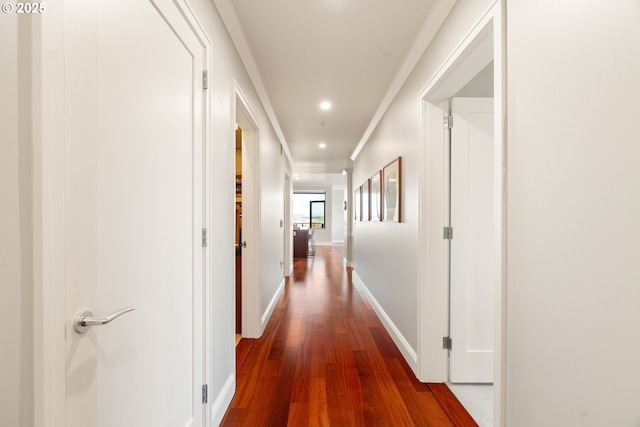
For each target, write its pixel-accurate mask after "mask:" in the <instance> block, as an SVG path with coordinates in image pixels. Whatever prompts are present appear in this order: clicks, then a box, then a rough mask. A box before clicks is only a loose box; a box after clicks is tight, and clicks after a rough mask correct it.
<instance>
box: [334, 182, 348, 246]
mask: <svg viewBox="0 0 640 427" xmlns="http://www.w3.org/2000/svg"><path fill="white" fill-rule="evenodd" d="M344 233H345V223H344V188H343V187H338V186H335V185H334V186H333V187H331V243H344Z"/></svg>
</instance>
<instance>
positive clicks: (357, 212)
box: [353, 187, 362, 221]
mask: <svg viewBox="0 0 640 427" xmlns="http://www.w3.org/2000/svg"><path fill="white" fill-rule="evenodd" d="M361 192H362V187H358V188H356V190H355V192H354V194H353V213H354V219H355V220H356V221H362V210H361V209H360V206H361V205H362V197H361Z"/></svg>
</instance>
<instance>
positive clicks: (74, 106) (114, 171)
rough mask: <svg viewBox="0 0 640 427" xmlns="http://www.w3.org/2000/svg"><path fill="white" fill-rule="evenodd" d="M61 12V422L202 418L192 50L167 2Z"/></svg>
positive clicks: (84, 3)
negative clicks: (80, 328) (85, 319)
mask: <svg viewBox="0 0 640 427" xmlns="http://www.w3.org/2000/svg"><path fill="white" fill-rule="evenodd" d="M64 20H65V27H64V36H65V39H64V49H65V51H64V56H65V70H64V75H65V81H64V85H65V118H66V122H65V200H64V203H65V207H64V213H65V242H64V243H65V251H66V254H65V259H66V266H65V268H66V290H67V292H66V312H67V319H68V323H67V332H66V341H67V355H66V360H67V366H66V367H67V370H66V419H67V421H66V425H67V426H68V427H88V426H98V427H128V426H130V427H141V426H154V427H160V426H166V427H177V426H180V427H183V426H202V425H203V405H202V403H201V401H202V398H201V393H202V391H201V390H202V384H203V363H204V358H203V302H204V299H203V289H204V288H203V269H204V264H203V248H202V242H201V232H202V231H201V230H202V224H203V206H204V205H203V167H202V162H203V134H204V133H203V100H204V96H203V89H202V72H203V70H204V65H205V64H204V49H203V46H202V44H201V43H200V42H199V40H198V38H197V36H196V35H195V34H194V32H193V31H192V29H191V27H190V26H189V24H188V22H186V21H185V18H184V17H183V15H182V13H181V11H180V9H178V7H177V6H176V5H175V4H174V2H173V1H171V0H135V1H132V0H109V1H102V0H101V1H97V0H70V1H65V2H64ZM127 306H130V307H133V308H135V311H132V312H129V313H127V314H124V315H123V316H122V317H120V318H117V319H115V320H113V321H112V322H111V323H109V324H107V325H103V326H94V327H92V328H90V329H89V330H88V331H87V332H85V333H78V332H76V331H75V330H74V327H73V322H72V319H73V318H74V317H75V316H76V314H77V313H78V312H80V311H83V310H91V311H92V312H93V314H94V316H95V317H104V316H106V315H109V314H110V313H111V312H114V311H115V310H117V309H120V308H122V307H127Z"/></svg>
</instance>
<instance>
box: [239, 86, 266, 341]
mask: <svg viewBox="0 0 640 427" xmlns="http://www.w3.org/2000/svg"><path fill="white" fill-rule="evenodd" d="M233 111H234V113H235V114H234V117H233V126H234V128H233V129H234V140H233V147H234V153H235V157H236V159H237V161H238V163H239V165H238V163H236V168H237V167H238V166H240V168H241V169H240V171H241V173H238V171H237V170H236V168H234V178H235V180H236V191H235V195H236V199H235V200H234V205H235V210H236V248H235V250H236V254H237V253H238V252H240V254H239V255H237V256H236V261H237V264H236V275H237V276H239V277H238V278H237V279H236V280H235V281H234V287H235V288H236V293H235V294H236V310H234V311H237V313H236V316H235V319H234V322H235V325H236V326H235V331H236V332H235V333H236V334H238V335H241V337H242V338H259V337H260V335H261V334H262V320H261V315H260V312H261V310H260V305H261V298H262V296H261V289H260V285H259V282H260V280H259V278H260V254H259V251H260V222H259V218H260V213H259V209H260V183H259V176H260V161H259V160H260V157H259V149H258V147H259V137H260V131H259V127H258V121H257V119H256V117H255V115H254V114H253V111H252V110H251V107H250V106H249V103H248V102H247V99H246V97H245V96H244V94H243V93H242V91H241V89H240V87H239V86H238V85H237V84H236V85H235V97H234V106H233ZM238 147H239V148H238ZM238 157H239V158H238ZM238 175H240V177H238ZM238 179H240V181H238ZM238 193H240V194H238ZM238 196H240V197H241V199H240V205H239V204H238Z"/></svg>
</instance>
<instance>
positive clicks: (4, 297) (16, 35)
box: [0, 14, 34, 426]
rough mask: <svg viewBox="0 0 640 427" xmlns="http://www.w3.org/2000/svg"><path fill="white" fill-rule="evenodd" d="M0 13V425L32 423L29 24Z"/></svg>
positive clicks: (23, 20) (31, 210) (24, 20)
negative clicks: (0, 65)
mask: <svg viewBox="0 0 640 427" xmlns="http://www.w3.org/2000/svg"><path fill="white" fill-rule="evenodd" d="M2 15H3V16H0V63H1V64H3V65H2V67H0V93H1V94H2V96H0V153H2V154H1V155H0V200H1V202H0V289H1V292H0V294H1V297H0V349H2V350H1V351H0V425H2V426H30V425H33V423H34V407H33V399H34V389H33V387H34V385H33V382H34V379H33V363H34V360H33V255H32V251H33V232H32V227H33V219H32V218H33V205H32V194H33V193H32V178H31V176H32V166H31V156H32V142H31V133H30V132H31V130H30V117H31V116H30V105H31V99H30V98H31V90H30V86H29V83H30V81H29V80H30V76H31V72H30V66H31V64H30V54H31V51H30V47H29V43H30V41H29V40H30V39H29V34H30V33H29V31H30V25H29V21H28V20H27V19H21V20H18V15H16V14H2Z"/></svg>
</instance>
